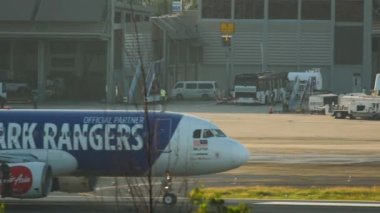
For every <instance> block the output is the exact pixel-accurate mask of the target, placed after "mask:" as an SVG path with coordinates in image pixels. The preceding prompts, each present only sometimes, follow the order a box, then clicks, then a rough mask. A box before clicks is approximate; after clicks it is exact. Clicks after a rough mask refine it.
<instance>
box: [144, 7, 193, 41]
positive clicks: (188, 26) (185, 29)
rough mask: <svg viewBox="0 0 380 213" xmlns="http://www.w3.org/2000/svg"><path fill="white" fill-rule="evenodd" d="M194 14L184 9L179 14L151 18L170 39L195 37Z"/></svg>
mask: <svg viewBox="0 0 380 213" xmlns="http://www.w3.org/2000/svg"><path fill="white" fill-rule="evenodd" d="M195 15H196V14H195V13H194V14H193V13H192V11H186V13H181V14H174V15H165V16H160V17H154V18H152V20H153V23H155V24H156V25H157V26H158V27H159V28H160V29H161V30H163V31H166V32H167V33H168V36H169V37H170V38H172V39H197V38H199V34H198V29H197V26H196V21H195Z"/></svg>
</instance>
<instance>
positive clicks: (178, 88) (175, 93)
mask: <svg viewBox="0 0 380 213" xmlns="http://www.w3.org/2000/svg"><path fill="white" fill-rule="evenodd" d="M217 90H218V86H217V84H216V82H215V81H178V82H177V83H176V84H175V85H174V87H173V89H172V90H171V93H170V98H175V99H178V100H181V99H184V98H189V99H190V98H193V99H195V98H201V99H204V100H206V99H210V98H214V97H215V95H216V93H217Z"/></svg>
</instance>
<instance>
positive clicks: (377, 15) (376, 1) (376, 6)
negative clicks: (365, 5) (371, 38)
mask: <svg viewBox="0 0 380 213" xmlns="http://www.w3.org/2000/svg"><path fill="white" fill-rule="evenodd" d="M373 20H374V21H380V0H373Z"/></svg>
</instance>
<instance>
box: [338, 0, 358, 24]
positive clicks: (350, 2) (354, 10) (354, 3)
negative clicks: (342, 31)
mask: <svg viewBox="0 0 380 213" xmlns="http://www.w3.org/2000/svg"><path fill="white" fill-rule="evenodd" d="M363 13H364V2H363V0H336V7H335V14H336V15H335V19H336V21H337V22H340V21H341V22H362V21H363Z"/></svg>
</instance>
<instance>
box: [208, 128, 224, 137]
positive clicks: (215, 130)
mask: <svg viewBox="0 0 380 213" xmlns="http://www.w3.org/2000/svg"><path fill="white" fill-rule="evenodd" d="M211 131H213V132H214V135H215V137H226V134H224V132H222V130H220V129H212V130H211Z"/></svg>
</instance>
